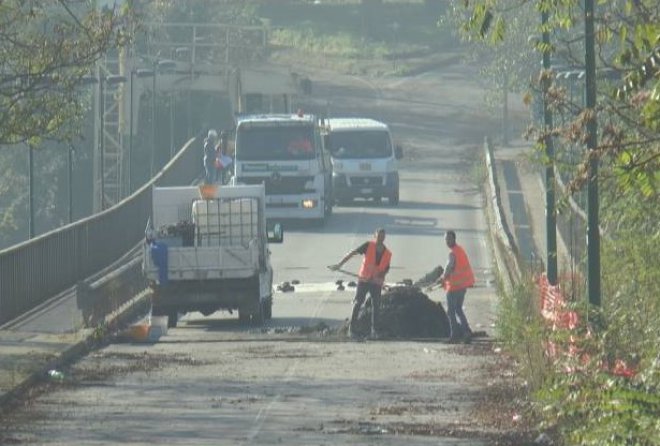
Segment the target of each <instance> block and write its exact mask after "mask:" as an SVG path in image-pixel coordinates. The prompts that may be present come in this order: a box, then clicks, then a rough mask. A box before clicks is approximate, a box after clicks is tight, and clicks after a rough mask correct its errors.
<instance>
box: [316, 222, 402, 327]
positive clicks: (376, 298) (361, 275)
mask: <svg viewBox="0 0 660 446" xmlns="http://www.w3.org/2000/svg"><path fill="white" fill-rule="evenodd" d="M384 241H385V229H382V228H379V229H377V230H376V231H375V232H374V240H372V241H369V242H365V243H363V244H362V245H360V246H358V247H357V248H356V249H354V250H353V251H351V252H349V253H348V254H346V255H345V256H344V258H343V259H341V260H340V261H339V263H337V264H336V265H331V266H329V268H330V269H331V270H333V271H337V270H339V269H340V268H341V267H342V266H343V265H344V263H346V262H348V260H349V259H350V258H351V257H353V256H356V255H358V254H361V255H362V256H363V258H362V265H361V266H360V270H359V272H358V284H357V289H356V291H355V297H354V298H353V312H352V314H351V321H350V323H349V326H348V333H349V336H351V337H355V333H354V330H353V328H354V326H355V322H356V321H357V318H358V313H359V312H360V308H361V307H362V304H363V303H364V301H365V299H366V296H367V293H369V297H370V298H371V337H372V338H373V339H376V338H378V330H377V327H378V310H379V308H380V295H381V291H382V289H383V284H384V283H385V275H386V274H387V273H388V272H389V270H390V261H391V260H392V253H391V252H390V250H389V249H387V247H386V246H385V244H384V243H383V242H384Z"/></svg>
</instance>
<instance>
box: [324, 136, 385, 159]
mask: <svg viewBox="0 0 660 446" xmlns="http://www.w3.org/2000/svg"><path fill="white" fill-rule="evenodd" d="M330 151H331V152H332V156H334V157H335V158H338V159H358V158H387V157H389V156H392V145H391V144H390V138H389V134H388V133H387V132H386V131H382V130H351V131H349V132H334V133H331V134H330Z"/></svg>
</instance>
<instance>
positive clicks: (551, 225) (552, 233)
mask: <svg viewBox="0 0 660 446" xmlns="http://www.w3.org/2000/svg"><path fill="white" fill-rule="evenodd" d="M541 28H542V41H543V70H544V71H545V73H544V75H543V79H542V82H543V127H544V128H543V130H544V133H545V136H544V145H545V156H546V158H547V160H546V167H545V227H546V250H547V258H546V272H547V274H548V282H550V284H551V285H556V284H557V216H556V210H555V182H556V181H555V147H554V141H553V139H552V133H551V131H552V128H553V126H554V125H553V122H552V111H551V110H550V107H549V106H548V90H549V88H550V76H549V73H548V72H549V70H550V53H549V48H550V33H549V32H548V12H547V11H546V10H544V11H542V12H541Z"/></svg>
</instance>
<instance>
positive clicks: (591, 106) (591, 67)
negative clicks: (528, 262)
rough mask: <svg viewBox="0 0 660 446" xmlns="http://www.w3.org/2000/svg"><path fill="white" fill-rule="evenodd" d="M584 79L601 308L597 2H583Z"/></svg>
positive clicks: (592, 288)
mask: <svg viewBox="0 0 660 446" xmlns="http://www.w3.org/2000/svg"><path fill="white" fill-rule="evenodd" d="M584 31H585V35H584V38H585V45H584V48H585V51H584V59H585V76H586V112H587V113H590V116H589V118H588V119H587V154H588V156H589V172H588V174H589V178H588V183H587V291H588V295H589V303H590V304H592V305H596V306H600V232H599V217H598V208H599V203H598V201H599V200H598V163H599V160H598V157H597V156H595V153H594V152H595V150H596V146H597V135H596V132H597V121H596V51H595V43H594V0H584Z"/></svg>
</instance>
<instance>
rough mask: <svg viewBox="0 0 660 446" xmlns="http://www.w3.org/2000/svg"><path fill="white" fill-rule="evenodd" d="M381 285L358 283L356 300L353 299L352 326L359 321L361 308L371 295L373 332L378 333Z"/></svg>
mask: <svg viewBox="0 0 660 446" xmlns="http://www.w3.org/2000/svg"><path fill="white" fill-rule="evenodd" d="M381 290H382V287H381V285H378V284H375V283H370V282H358V284H357V290H356V291H355V298H354V299H353V314H352V315H351V325H350V326H353V324H354V323H355V322H356V321H357V318H358V314H359V313H360V308H361V307H362V304H363V303H364V300H365V299H366V297H367V293H369V297H371V331H372V332H375V331H377V321H378V310H379V309H380V293H381Z"/></svg>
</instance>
